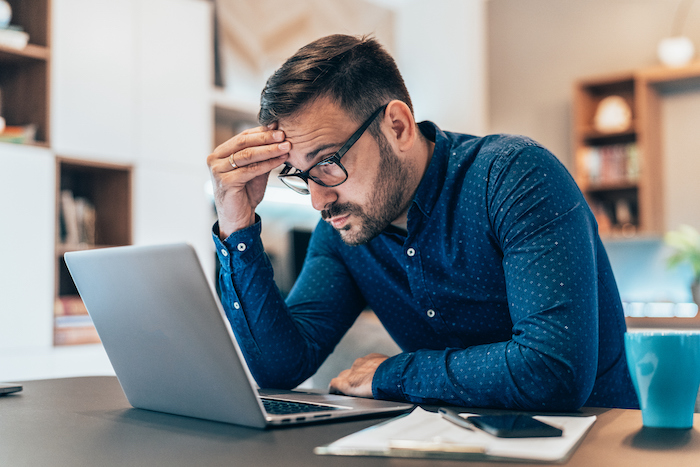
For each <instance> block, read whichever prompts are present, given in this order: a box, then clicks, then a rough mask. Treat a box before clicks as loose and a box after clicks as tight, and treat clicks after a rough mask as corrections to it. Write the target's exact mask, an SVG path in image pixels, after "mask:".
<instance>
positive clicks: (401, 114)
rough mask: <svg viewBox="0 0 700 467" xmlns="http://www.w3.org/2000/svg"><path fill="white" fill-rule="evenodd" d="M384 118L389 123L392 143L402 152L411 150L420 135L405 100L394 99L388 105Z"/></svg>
mask: <svg viewBox="0 0 700 467" xmlns="http://www.w3.org/2000/svg"><path fill="white" fill-rule="evenodd" d="M384 119H385V120H387V121H388V123H389V129H390V132H391V139H390V141H391V143H392V145H394V144H395V145H396V148H397V149H398V150H399V151H401V152H406V151H408V150H410V149H411V148H412V147H413V145H414V144H415V141H416V138H417V136H418V134H417V129H416V122H415V120H414V119H413V114H412V113H411V109H410V108H409V107H408V106H407V105H406V103H405V102H402V101H399V100H393V101H391V102H389V105H387V107H386V111H385V114H384Z"/></svg>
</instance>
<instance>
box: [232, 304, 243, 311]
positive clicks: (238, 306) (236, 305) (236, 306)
mask: <svg viewBox="0 0 700 467" xmlns="http://www.w3.org/2000/svg"><path fill="white" fill-rule="evenodd" d="M233 307H234V308H235V309H236V310H238V309H239V308H240V307H241V304H240V303H238V302H233Z"/></svg>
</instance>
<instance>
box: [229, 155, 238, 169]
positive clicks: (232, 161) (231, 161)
mask: <svg viewBox="0 0 700 467" xmlns="http://www.w3.org/2000/svg"><path fill="white" fill-rule="evenodd" d="M228 162H229V164H231V167H232V168H233V170H236V169H237V168H238V165H236V161H234V160H233V154H231V155H230V156H228Z"/></svg>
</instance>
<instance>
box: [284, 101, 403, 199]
mask: <svg viewBox="0 0 700 467" xmlns="http://www.w3.org/2000/svg"><path fill="white" fill-rule="evenodd" d="M387 105H389V103H386V104H384V105H383V106H381V107H379V108H378V109H377V110H375V111H374V113H373V114H372V115H371V116H370V117H369V118H368V119H367V120H366V121H365V123H363V124H362V126H361V127H360V128H358V129H357V131H356V132H355V133H353V134H352V136H351V137H350V138H349V139H348V140H347V141H346V142H345V144H343V145H342V146H341V147H340V149H338V150H337V151H336V152H334V153H333V154H332V155H331V156H329V157H326V158H325V159H323V160H322V161H320V162H318V163H316V164H314V165H313V166H311V168H310V169H309V170H305V171H303V172H295V173H291V174H290V173H289V171H290V170H292V169H294V167H292V166H291V165H288V164H285V167H284V169H282V172H280V174H279V175H277V178H279V179H280V180H281V181H282V183H284V184H285V185H286V186H288V187H289V188H291V189H292V190H294V191H296V192H297V193H300V194H302V195H308V194H309V193H310V192H309V189H308V185H309V180H311V181H313V182H314V183H316V184H318V185H321V186H325V187H327V188H333V187H336V186H338V185H342V184H343V183H345V182H346V181H347V179H348V171H347V170H346V169H345V167H343V164H341V163H340V159H341V158H342V157H343V156H344V155H345V153H347V152H348V151H349V150H350V148H351V147H352V146H353V145H354V144H355V143H356V142H357V140H358V139H360V137H362V135H363V134H364V133H365V131H367V128H369V126H370V125H371V124H372V122H373V121H374V119H375V118H377V116H378V115H379V114H380V113H382V111H383V110H384V109H386V106H387ZM329 162H333V163H334V164H336V165H337V166H338V167H340V168H341V169H342V171H343V172H344V173H345V178H344V179H343V181H341V182H338V183H334V184H333V185H327V184H325V183H323V181H321V180H320V179H319V178H317V177H314V176H313V175H311V174H310V172H311V171H312V170H313V169H314V168H316V167H318V166H319V165H323V164H328V163H329ZM287 177H297V178H300V179H302V180H303V181H304V183H306V186H307V188H306V189H304V188H301V187H297V186H293V185H291V184H289V183H287V182H286V181H285V178H287Z"/></svg>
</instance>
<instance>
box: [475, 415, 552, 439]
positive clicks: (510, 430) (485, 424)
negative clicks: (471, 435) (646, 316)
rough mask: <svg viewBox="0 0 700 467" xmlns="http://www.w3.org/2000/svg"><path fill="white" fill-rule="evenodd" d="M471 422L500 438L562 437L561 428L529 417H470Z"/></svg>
mask: <svg viewBox="0 0 700 467" xmlns="http://www.w3.org/2000/svg"><path fill="white" fill-rule="evenodd" d="M469 422H470V423H471V424H472V425H474V426H476V427H477V428H480V429H482V430H484V431H485V432H487V433H490V434H492V435H494V436H498V437H499V438H539V437H546V438H551V437H554V436H561V435H562V431H561V430H560V429H559V428H556V427H553V426H552V425H548V424H546V423H543V422H541V421H539V420H536V419H534V418H532V417H531V416H529V415H521V414H504V415H482V416H480V417H469Z"/></svg>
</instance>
